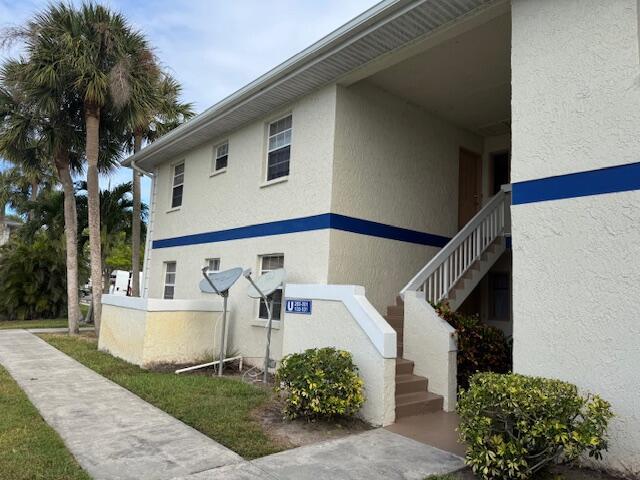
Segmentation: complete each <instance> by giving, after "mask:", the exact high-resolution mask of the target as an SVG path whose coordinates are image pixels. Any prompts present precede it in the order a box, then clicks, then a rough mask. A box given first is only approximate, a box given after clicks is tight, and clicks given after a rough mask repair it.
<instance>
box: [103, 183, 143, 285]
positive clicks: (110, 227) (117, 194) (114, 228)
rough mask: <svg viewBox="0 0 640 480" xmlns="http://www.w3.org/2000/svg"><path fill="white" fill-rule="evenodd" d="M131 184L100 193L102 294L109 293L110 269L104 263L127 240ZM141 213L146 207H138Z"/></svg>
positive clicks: (130, 216) (131, 211)
mask: <svg viewBox="0 0 640 480" xmlns="http://www.w3.org/2000/svg"><path fill="white" fill-rule="evenodd" d="M131 190H132V185H131V182H127V183H123V184H120V185H117V186H116V187H114V188H112V189H111V190H103V191H102V192H100V215H101V220H102V229H101V240H102V265H103V267H102V272H103V278H104V283H103V289H104V293H109V278H110V276H111V271H112V268H111V267H110V266H109V265H108V262H107V261H106V259H107V257H109V256H110V255H111V254H112V253H113V250H114V249H115V248H117V247H119V246H120V245H121V244H122V240H123V234H124V240H125V241H126V240H129V236H130V232H131V231H132V230H131V226H132V223H133V219H134V218H135V213H134V212H133V200H132V198H131V193H132V192H131ZM140 209H141V212H143V213H144V212H146V206H145V205H144V204H141V205H140ZM140 216H141V214H140V213H139V214H138V222H139V223H138V224H140V223H141V222H140V220H141V218H140Z"/></svg>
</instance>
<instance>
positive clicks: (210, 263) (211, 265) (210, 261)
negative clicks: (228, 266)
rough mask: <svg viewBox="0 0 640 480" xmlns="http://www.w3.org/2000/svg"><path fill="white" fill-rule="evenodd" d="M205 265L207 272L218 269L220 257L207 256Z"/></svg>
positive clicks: (217, 270)
mask: <svg viewBox="0 0 640 480" xmlns="http://www.w3.org/2000/svg"><path fill="white" fill-rule="evenodd" d="M206 262H207V267H208V271H209V272H219V271H220V259H219V258H207V260H206Z"/></svg>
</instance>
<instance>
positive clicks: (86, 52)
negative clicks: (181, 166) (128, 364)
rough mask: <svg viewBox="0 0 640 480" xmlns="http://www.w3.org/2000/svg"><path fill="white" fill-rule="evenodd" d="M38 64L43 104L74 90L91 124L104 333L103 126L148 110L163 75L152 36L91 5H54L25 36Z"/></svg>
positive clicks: (94, 237)
mask: <svg viewBox="0 0 640 480" xmlns="http://www.w3.org/2000/svg"><path fill="white" fill-rule="evenodd" d="M20 34H21V35H22V37H23V38H24V40H25V47H26V52H27V54H28V56H29V57H30V62H29V69H28V73H27V82H28V84H30V85H32V86H33V91H34V94H35V95H37V93H36V91H37V90H42V91H43V94H42V95H43V96H42V97H41V105H42V106H43V107H45V108H46V110H47V111H52V110H55V109H56V108H58V109H60V108H61V107H64V106H65V105H64V104H60V103H59V98H51V97H48V96H47V95H46V92H51V91H64V90H65V89H66V90H68V91H69V96H70V97H71V98H75V99H78V100H79V102H80V103H81V112H82V115H81V118H82V119H83V121H84V125H83V130H84V134H85V147H84V154H85V156H86V160H87V194H88V210H89V212H88V214H89V243H90V251H91V282H92V297H93V306H94V308H93V314H94V321H95V325H96V330H97V331H98V332H99V330H100V316H101V303H100V296H101V290H102V289H101V288H100V285H101V283H102V255H101V245H100V188H99V183H98V176H99V157H100V149H99V147H100V143H101V142H100V135H101V133H102V132H103V131H104V129H103V128H101V122H102V121H104V119H105V116H108V115H112V120H114V122H115V123H117V116H116V115H115V112H118V111H119V110H121V109H123V108H124V107H126V106H128V105H131V106H132V109H131V110H132V111H148V110H149V109H150V108H151V107H150V105H149V104H148V103H149V98H151V97H152V95H151V94H149V93H148V92H150V91H152V90H153V88H154V85H155V83H156V82H157V77H158V74H159V69H158V66H157V64H156V59H155V57H154V55H153V52H152V51H151V49H150V47H149V45H148V43H147V41H146V39H145V37H144V36H143V35H142V34H141V33H139V32H137V31H135V30H134V29H133V28H132V27H131V26H130V25H129V24H128V23H127V21H126V20H125V18H124V17H123V16H122V15H120V14H118V13H114V12H112V11H111V10H109V9H108V8H105V7H103V6H100V5H96V4H93V3H85V4H83V5H82V6H81V7H80V8H79V9H74V8H73V7H72V6H70V5H65V4H58V5H50V6H49V7H47V8H46V9H45V10H44V11H43V12H42V13H40V14H37V15H36V16H35V17H34V19H33V20H32V21H31V22H29V23H28V24H27V26H26V27H25V28H23V29H22V30H21V32H20Z"/></svg>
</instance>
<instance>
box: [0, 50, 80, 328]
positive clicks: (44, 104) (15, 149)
mask: <svg viewBox="0 0 640 480" xmlns="http://www.w3.org/2000/svg"><path fill="white" fill-rule="evenodd" d="M30 68H31V67H30V65H29V63H28V62H22V61H20V62H18V61H8V62H6V63H5V64H4V65H3V67H2V70H1V72H0V80H1V81H2V86H1V87H0V153H2V155H4V156H5V157H7V158H8V159H9V160H12V161H13V162H15V163H18V164H21V163H23V164H24V163H26V161H27V160H29V162H31V163H30V165H31V167H33V166H34V165H36V163H37V162H40V165H42V164H43V163H44V162H43V160H44V159H46V160H47V161H48V163H49V165H50V166H51V168H52V169H53V170H54V171H55V173H56V176H57V179H58V181H60V183H61V184H62V187H63V191H64V221H65V240H66V247H65V251H66V268H67V282H66V284H67V303H68V319H69V332H70V333H71V334H77V333H79V323H80V308H79V294H78V291H79V285H78V244H77V238H78V233H77V232H78V226H77V221H78V220H77V208H76V199H75V191H74V185H73V180H72V173H73V171H74V170H75V171H79V170H80V162H79V160H80V155H79V154H78V147H79V145H78V143H79V140H80V139H81V136H80V134H79V133H80V132H81V125H80V124H79V122H78V118H79V105H80V104H79V102H77V100H76V99H74V98H73V97H72V96H70V95H69V94H68V93H67V92H66V91H65V90H64V89H63V88H59V85H56V87H57V88H49V89H47V88H44V87H42V86H40V84H39V83H33V82H29V78H28V75H27V74H28V73H29V70H30ZM60 104H61V105H65V107H66V108H56V107H55V105H60ZM31 167H30V168H31Z"/></svg>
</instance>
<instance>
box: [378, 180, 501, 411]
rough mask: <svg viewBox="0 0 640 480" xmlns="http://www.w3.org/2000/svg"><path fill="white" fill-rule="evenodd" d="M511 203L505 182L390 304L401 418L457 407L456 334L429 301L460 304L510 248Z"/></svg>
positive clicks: (396, 400) (396, 392)
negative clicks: (508, 238)
mask: <svg viewBox="0 0 640 480" xmlns="http://www.w3.org/2000/svg"><path fill="white" fill-rule="evenodd" d="M510 204H511V188H510V186H504V187H503V189H502V190H500V191H499V192H498V193H497V194H496V195H495V196H494V197H493V198H492V199H491V200H489V202H487V204H486V205H485V206H484V207H483V208H482V209H481V210H480V211H479V212H478V213H477V214H476V215H475V216H474V217H473V218H472V219H471V220H470V221H469V223H467V224H466V225H465V226H464V227H463V228H462V230H460V231H459V232H458V234H457V235H456V236H455V237H453V238H452V239H451V241H450V242H449V243H448V244H447V245H445V246H444V248H442V250H440V251H439V252H438V253H437V254H436V255H435V256H434V257H433V258H432V259H431V260H430V261H429V263H427V265H426V266H425V267H424V268H423V269H422V270H420V272H418V274H417V275H416V276H415V277H413V278H412V279H411V281H410V282H409V283H408V284H407V286H406V287H405V288H403V289H402V292H401V293H400V295H401V297H398V299H397V300H396V304H395V305H391V306H389V307H388V308H387V315H386V316H385V319H386V320H387V322H388V323H389V325H390V326H391V327H392V328H393V329H395V331H396V339H397V342H398V343H397V357H398V358H397V359H396V391H395V402H396V418H401V417H406V416H411V415H418V414H423V413H428V412H433V411H436V410H440V409H444V410H445V411H452V410H454V409H455V398H456V373H455V372H456V367H455V364H456V350H457V346H456V334H455V330H454V329H453V327H451V325H449V324H448V323H447V322H446V321H445V320H443V319H442V318H440V317H439V316H438V314H437V313H436V311H435V310H434V309H433V308H432V307H431V305H430V304H433V305H435V304H437V303H438V302H441V301H443V300H447V301H448V302H449V306H450V307H451V308H452V309H454V310H456V309H457V308H459V307H460V305H462V302H464V300H465V299H466V298H467V297H468V296H469V294H470V293H471V292H472V291H473V289H474V288H475V287H476V286H477V285H478V283H479V282H480V280H481V279H482V277H484V276H485V275H486V274H487V272H488V271H489V269H490V268H491V267H492V266H493V264H494V263H495V262H496V261H497V260H498V258H499V257H500V255H502V253H503V252H504V251H505V249H506V238H507V236H508V235H509V231H510V228H509V220H510V215H509V206H510ZM403 299H405V300H407V301H408V302H409V303H406V302H404V301H403ZM430 380H431V381H432V383H430ZM432 384H433V387H432V386H431V385H432Z"/></svg>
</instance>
